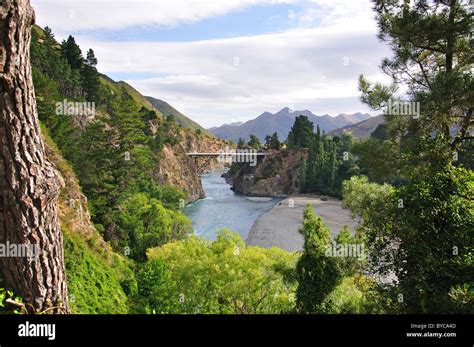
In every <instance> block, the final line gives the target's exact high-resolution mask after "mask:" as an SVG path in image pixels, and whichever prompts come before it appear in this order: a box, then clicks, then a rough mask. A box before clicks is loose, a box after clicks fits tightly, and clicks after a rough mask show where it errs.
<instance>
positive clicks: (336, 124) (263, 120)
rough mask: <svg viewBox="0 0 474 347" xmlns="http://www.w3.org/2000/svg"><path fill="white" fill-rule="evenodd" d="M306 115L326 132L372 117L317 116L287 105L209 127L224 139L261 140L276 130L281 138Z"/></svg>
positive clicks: (362, 114)
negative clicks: (235, 121)
mask: <svg viewBox="0 0 474 347" xmlns="http://www.w3.org/2000/svg"><path fill="white" fill-rule="evenodd" d="M300 115H303V116H306V117H308V119H309V120H310V121H311V122H313V124H314V127H315V128H316V126H317V125H319V128H320V129H321V131H324V132H326V133H328V132H330V131H332V130H335V129H339V128H342V127H345V126H349V125H353V124H357V123H360V122H363V121H366V120H368V119H369V118H371V115H370V114H368V113H360V112H358V113H354V114H351V115H349V114H343V113H342V114H339V115H338V116H336V117H332V116H330V115H328V114H325V115H322V116H317V115H315V114H314V113H312V112H311V111H309V110H303V111H292V110H291V109H290V108H288V107H285V108H283V109H281V110H280V111H278V112H277V113H274V114H273V113H270V112H264V113H262V114H261V115H260V116H258V117H257V118H255V119H251V120H249V121H247V122H245V123H232V124H224V125H222V126H219V127H213V128H209V129H208V130H209V131H210V132H211V133H213V134H214V135H216V136H217V137H218V138H221V139H223V140H232V141H235V142H237V141H238V140H239V138H243V139H245V140H248V139H249V138H250V135H251V134H254V135H256V136H257V137H258V138H259V139H260V141H262V142H263V141H264V140H265V136H267V135H271V134H273V133H274V132H276V133H277V134H278V137H279V138H280V139H281V140H284V139H286V138H287V137H288V133H289V132H290V130H291V127H292V126H293V124H294V122H295V118H296V117H297V116H300Z"/></svg>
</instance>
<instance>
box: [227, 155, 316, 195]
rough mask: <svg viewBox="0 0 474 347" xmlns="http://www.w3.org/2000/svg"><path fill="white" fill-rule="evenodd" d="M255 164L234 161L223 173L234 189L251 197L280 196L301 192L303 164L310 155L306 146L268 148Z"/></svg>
mask: <svg viewBox="0 0 474 347" xmlns="http://www.w3.org/2000/svg"><path fill="white" fill-rule="evenodd" d="M265 153H266V156H265V157H263V159H261V160H259V161H258V164H257V165H256V166H251V165H249V164H248V163H243V164H233V165H232V167H231V169H230V170H229V172H228V173H226V174H225V175H224V177H225V178H226V181H227V182H228V183H230V184H231V185H232V189H233V190H234V191H235V192H237V193H241V194H244V195H249V196H280V195H290V194H297V193H299V192H300V180H299V176H300V167H301V165H302V163H303V161H304V160H305V159H306V158H307V157H308V151H307V150H306V149H283V150H280V151H275V150H270V151H266V152H265Z"/></svg>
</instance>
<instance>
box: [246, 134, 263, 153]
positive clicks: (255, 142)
mask: <svg viewBox="0 0 474 347" xmlns="http://www.w3.org/2000/svg"><path fill="white" fill-rule="evenodd" d="M247 145H248V146H249V147H250V148H253V149H255V150H257V151H258V150H260V148H261V147H262V145H261V144H260V140H259V139H258V137H257V136H256V135H253V134H251V135H250V140H249V142H248V144H247Z"/></svg>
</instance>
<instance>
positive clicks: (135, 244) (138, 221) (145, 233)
mask: <svg viewBox="0 0 474 347" xmlns="http://www.w3.org/2000/svg"><path fill="white" fill-rule="evenodd" d="M118 209H119V211H120V212H119V213H118V214H117V229H118V232H120V230H124V232H126V233H127V234H128V240H124V243H123V245H124V246H129V247H130V249H131V250H132V252H131V256H132V257H133V258H134V259H137V260H145V252H146V250H147V249H148V248H152V247H156V246H160V245H163V244H165V243H167V242H169V241H173V240H178V239H181V238H183V237H185V236H186V235H188V234H189V233H190V232H191V230H192V228H191V222H190V221H189V219H187V218H186V216H184V215H183V214H182V213H181V212H175V211H173V210H169V209H166V208H165V207H164V206H163V204H162V203H161V202H160V201H159V200H157V199H154V198H150V197H149V196H147V195H146V194H144V193H136V194H133V195H131V196H129V197H127V198H125V199H123V200H122V201H120V202H119V204H118Z"/></svg>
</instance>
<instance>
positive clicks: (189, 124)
mask: <svg viewBox="0 0 474 347" xmlns="http://www.w3.org/2000/svg"><path fill="white" fill-rule="evenodd" d="M145 98H146V99H147V100H148V101H149V102H150V103H151V104H152V105H153V106H154V107H155V108H156V109H157V110H158V111H160V112H161V113H162V114H163V115H165V116H168V115H172V116H173V117H174V118H175V119H176V122H178V124H179V125H181V126H182V127H183V128H186V129H191V130H198V129H199V130H201V132H202V133H203V134H207V135H209V136H211V137H214V135H212V134H211V133H210V132H208V131H207V130H206V129H204V128H203V127H202V126H200V125H199V124H198V123H196V122H195V121H193V120H191V119H189V118H188V117H186V116H185V115H184V114H182V113H181V112H179V111H178V110H177V109H175V108H174V107H173V106H171V105H170V104H168V103H167V102H166V101H163V100H160V99H156V98H153V97H151V96H145Z"/></svg>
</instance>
